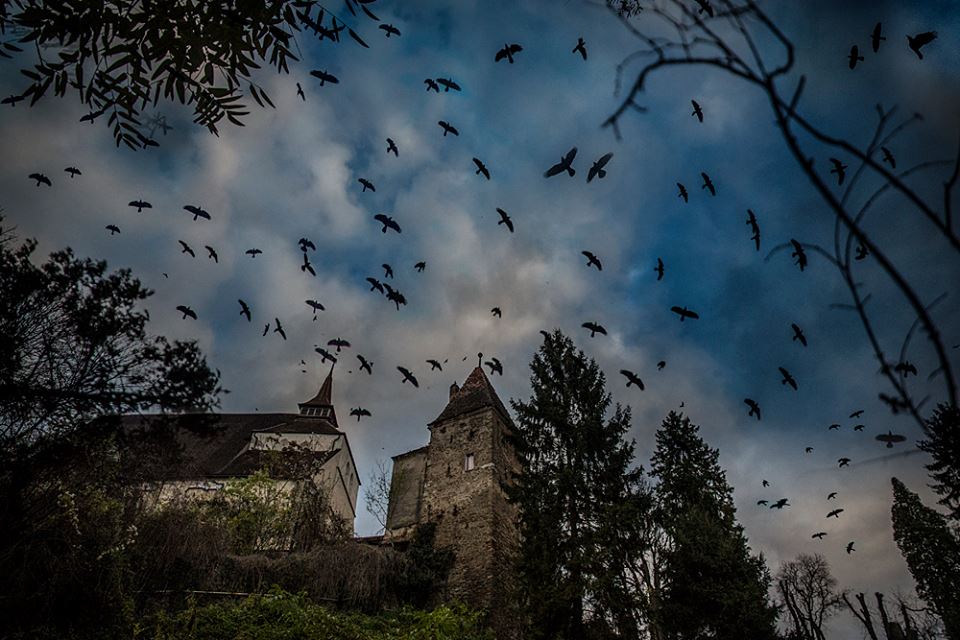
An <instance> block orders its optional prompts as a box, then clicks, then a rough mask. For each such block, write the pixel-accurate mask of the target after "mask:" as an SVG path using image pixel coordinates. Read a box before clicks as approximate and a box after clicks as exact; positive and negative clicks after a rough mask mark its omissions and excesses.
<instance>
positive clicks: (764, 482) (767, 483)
mask: <svg viewBox="0 0 960 640" xmlns="http://www.w3.org/2000/svg"><path fill="white" fill-rule="evenodd" d="M760 484H761V485H762V486H763V487H769V486H770V482H769V481H768V480H761V481H760Z"/></svg>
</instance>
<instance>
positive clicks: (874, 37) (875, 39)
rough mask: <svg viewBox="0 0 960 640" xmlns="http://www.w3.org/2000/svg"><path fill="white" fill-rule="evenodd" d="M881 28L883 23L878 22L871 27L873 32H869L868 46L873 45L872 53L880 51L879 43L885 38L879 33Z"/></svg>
mask: <svg viewBox="0 0 960 640" xmlns="http://www.w3.org/2000/svg"><path fill="white" fill-rule="evenodd" d="M882 29H883V23H880V22H878V23H877V24H876V26H875V27H873V32H872V33H871V34H870V46H872V47H873V52H874V53H876V52H878V51H880V43H881V42H882V41H884V40H886V38H884V37H883V36H881V35H880V32H881V30H882Z"/></svg>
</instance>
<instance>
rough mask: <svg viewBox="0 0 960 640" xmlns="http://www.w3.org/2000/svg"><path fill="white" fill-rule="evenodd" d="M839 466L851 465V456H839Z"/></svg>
mask: <svg viewBox="0 0 960 640" xmlns="http://www.w3.org/2000/svg"><path fill="white" fill-rule="evenodd" d="M837 466H838V467H849V466H850V458H839V459H837Z"/></svg>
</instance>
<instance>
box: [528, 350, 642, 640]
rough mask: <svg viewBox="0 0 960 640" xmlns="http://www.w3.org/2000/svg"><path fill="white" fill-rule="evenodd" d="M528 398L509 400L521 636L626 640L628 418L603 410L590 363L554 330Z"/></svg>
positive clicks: (604, 396)
mask: <svg viewBox="0 0 960 640" xmlns="http://www.w3.org/2000/svg"><path fill="white" fill-rule="evenodd" d="M530 368H531V371H532V376H531V387H532V396H531V397H530V399H529V400H528V401H527V402H522V401H512V403H511V404H512V405H513V409H514V411H515V412H516V415H517V449H518V453H519V455H520V459H521V461H522V463H523V474H522V476H521V479H520V481H519V482H518V483H517V486H516V487H514V488H512V489H511V498H512V499H513V500H514V502H515V503H516V504H517V505H518V507H519V510H520V530H521V534H522V540H523V542H522V547H521V552H520V558H519V567H518V569H519V571H518V573H519V582H520V585H519V586H520V588H521V593H522V594H523V597H524V598H525V605H526V609H527V616H528V622H529V626H530V629H529V633H528V635H527V637H529V638H571V639H572V638H584V637H604V636H606V637H611V636H618V637H634V636H635V635H636V633H637V631H636V628H635V627H636V622H635V616H634V607H633V603H632V600H631V598H630V594H629V592H628V589H627V587H626V583H625V580H624V579H623V571H624V567H623V563H622V562H618V561H616V560H615V559H616V558H620V557H622V556H623V548H622V546H618V545H621V544H622V541H623V538H622V537H620V536H618V534H617V532H618V530H619V529H620V525H621V523H620V522H619V521H618V520H617V518H618V516H619V515H621V513H622V508H623V505H627V504H639V502H638V500H639V497H640V495H641V491H642V485H640V484H639V479H640V474H641V472H639V471H637V470H633V471H631V470H630V469H629V467H630V464H631V462H632V460H633V450H634V446H633V443H632V442H626V441H625V440H624V435H625V434H626V432H627V431H628V429H629V428H630V411H629V408H628V409H623V408H622V407H621V406H620V405H616V407H615V409H614V410H613V414H612V416H610V417H609V418H607V413H608V410H609V409H610V406H611V399H610V394H609V393H607V391H606V389H605V377H604V375H603V373H602V372H601V371H600V368H599V367H598V366H597V363H596V362H594V361H593V360H591V359H588V358H587V357H586V356H585V355H584V354H583V352H582V351H578V350H576V349H575V347H574V345H573V342H572V341H571V340H570V339H569V338H567V337H565V336H564V335H563V334H562V333H561V332H560V331H555V332H554V333H553V334H552V335H551V336H549V337H547V338H546V339H545V340H544V343H543V345H542V346H541V348H540V350H539V351H538V352H537V353H536V355H535V356H534V358H533V362H532V363H531V365H530Z"/></svg>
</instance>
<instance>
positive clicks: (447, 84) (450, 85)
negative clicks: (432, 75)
mask: <svg viewBox="0 0 960 640" xmlns="http://www.w3.org/2000/svg"><path fill="white" fill-rule="evenodd" d="M437 82H438V83H439V84H440V86H442V87H443V92H444V93H446V92H448V91H450V89H453V90H454V91H460V85H459V84H457V83H456V82H454V81H453V80H451V79H450V78H437Z"/></svg>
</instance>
